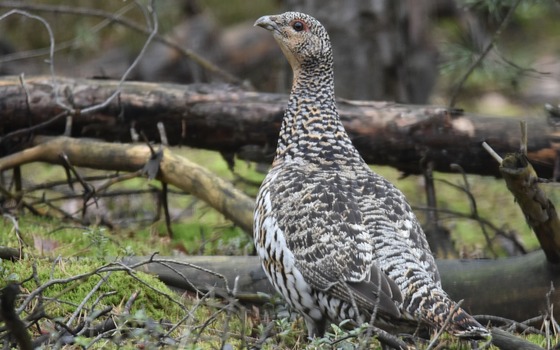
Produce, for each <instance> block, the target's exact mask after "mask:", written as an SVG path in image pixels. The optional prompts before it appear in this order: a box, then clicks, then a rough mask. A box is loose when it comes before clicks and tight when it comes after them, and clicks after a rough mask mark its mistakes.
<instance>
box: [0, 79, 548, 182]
mask: <svg viewBox="0 0 560 350" xmlns="http://www.w3.org/2000/svg"><path fill="white" fill-rule="evenodd" d="M53 86H54V87H55V88H53ZM117 89H118V83H117V82H115V81H110V80H85V79H70V78H56V80H55V81H53V80H52V79H51V78H50V77H35V78H27V79H26V80H25V88H24V87H23V86H22V85H21V83H20V80H19V77H4V78H3V79H2V80H0V101H1V102H0V134H3V135H4V137H3V138H2V139H0V140H1V141H0V146H1V148H0V152H2V154H3V155H6V154H9V153H12V152H14V151H15V150H18V149H21V147H22V146H21V142H23V141H25V140H26V139H27V137H28V136H29V135H30V134H36V133H42V134H49V135H60V134H62V133H64V132H65V126H67V125H69V124H68V120H65V118H64V116H65V115H66V114H62V115H61V117H60V118H59V119H56V120H53V117H54V116H56V115H58V114H60V113H61V112H64V109H63V108H62V107H61V106H60V105H58V104H57V103H56V96H57V95H58V99H59V101H60V102H61V103H62V104H64V105H66V106H69V107H70V109H71V110H70V111H68V112H67V114H68V116H71V118H70V117H69V118H68V119H69V120H70V121H71V124H70V125H71V128H66V133H67V134H68V135H71V136H73V137H93V138H100V139H103V140H106V141H118V142H130V141H131V140H132V137H133V135H138V134H142V133H143V134H145V135H146V137H147V138H148V139H149V140H155V141H158V142H159V141H160V140H161V139H162V134H161V133H160V132H158V127H157V124H158V123H161V125H162V126H163V129H164V130H165V134H166V135H165V136H166V140H167V142H168V144H169V145H188V146H193V147H200V148H207V149H212V150H217V151H221V152H223V153H224V154H226V153H227V154H234V153H237V155H238V156H239V157H241V158H244V159H247V160H252V161H258V162H270V161H271V158H272V156H273V154H274V150H275V148H276V142H277V137H278V130H279V128H280V124H281V121H282V116H283V111H284V108H285V106H286V104H287V96H286V95H281V94H267V93H257V92H248V91H243V90H241V89H240V88H236V87H232V86H228V85H206V84H195V85H186V86H181V85H174V84H152V83H134V82H126V83H124V84H123V85H122V87H121V92H120V94H119V95H118V98H115V99H114V100H112V101H111V102H110V103H109V104H108V105H107V106H106V107H103V108H100V109H97V110H93V111H89V112H87V113H81V112H82V111H83V110H84V109H86V108H88V107H91V106H93V105H96V104H101V103H103V102H104V101H105V100H106V99H107V98H108V97H109V96H110V95H111V94H112V93H113V92H114V91H115V90H117ZM338 105H339V109H340V114H341V119H342V121H343V123H344V125H345V127H346V129H347V131H348V133H349V135H350V137H351V138H352V140H353V142H354V144H355V145H356V147H357V148H358V150H359V151H360V153H361V154H362V156H363V157H364V159H365V160H366V162H368V163H370V164H380V165H389V166H392V167H394V168H396V169H399V170H401V171H403V172H404V173H405V174H418V173H421V172H422V168H421V166H420V162H421V161H422V162H426V161H431V162H432V163H433V170H434V171H440V172H455V170H454V169H452V168H451V167H450V165H451V164H453V163H456V164H459V165H460V166H461V167H463V169H464V170H465V171H466V172H467V173H472V174H480V175H493V176H500V172H499V170H498V167H496V164H495V162H494V160H493V159H492V158H491V157H490V156H489V155H488V154H487V153H486V152H485V151H484V149H483V148H482V147H481V143H482V141H487V142H488V143H489V144H490V145H491V146H492V147H493V148H494V149H495V150H496V151H497V152H498V153H502V154H503V153H506V152H511V151H512V150H514V149H517V148H518V144H519V142H518V135H519V131H518V130H519V127H518V125H519V120H518V119H515V118H500V117H489V116H474V115H469V114H465V113H462V112H460V111H451V112H449V111H447V110H446V109H445V108H438V107H431V106H406V105H398V104H394V103H389V102H363V101H348V100H339V101H338ZM48 121H50V124H47V125H42V126H40V127H39V126H38V125H39V124H40V123H45V122H48ZM529 125H530V128H529V140H530V143H529V145H528V159H529V161H531V162H532V163H533V164H534V165H535V170H536V171H537V173H538V174H539V176H541V177H545V178H550V177H552V176H553V165H554V162H555V159H556V155H557V146H556V143H555V142H554V140H555V130H554V128H553V127H552V126H550V125H549V124H548V123H547V121H546V119H545V118H544V117H542V118H532V119H530V121H529ZM32 127H35V129H27V131H25V130H22V129H25V128H32ZM131 130H132V131H131ZM10 133H12V134H10ZM14 133H15V134H14ZM18 141H19V142H18Z"/></svg>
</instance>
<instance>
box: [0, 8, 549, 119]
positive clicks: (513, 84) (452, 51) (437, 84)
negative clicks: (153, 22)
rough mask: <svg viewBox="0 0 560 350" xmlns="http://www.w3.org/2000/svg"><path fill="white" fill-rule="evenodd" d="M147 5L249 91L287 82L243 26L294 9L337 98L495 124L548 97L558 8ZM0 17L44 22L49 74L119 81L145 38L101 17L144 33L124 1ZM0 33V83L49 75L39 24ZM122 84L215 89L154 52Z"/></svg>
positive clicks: (139, 13)
mask: <svg viewBox="0 0 560 350" xmlns="http://www.w3.org/2000/svg"><path fill="white" fill-rule="evenodd" d="M143 3H146V2H143ZM155 7H156V11H157V13H158V18H159V23H158V24H159V33H160V34H161V35H163V36H165V37H166V38H168V39H169V40H171V41H173V42H175V43H177V44H178V45H179V46H181V47H184V48H187V49H189V50H192V51H193V52H194V53H196V54H198V55H200V56H201V57H202V58H204V59H205V60H208V61H209V62H211V63H213V64H215V65H216V66H218V67H220V68H221V69H223V70H224V71H226V72H228V73H231V74H232V75H233V76H235V77H237V78H238V79H240V80H242V81H247V82H250V83H251V85H252V86H253V87H254V88H255V89H256V90H259V91H271V92H287V91H288V89H289V85H290V79H291V76H290V75H291V72H290V70H289V67H288V66H287V63H286V62H285V59H284V58H283V56H282V55H281V52H280V50H279V49H278V47H277V46H276V44H275V43H274V40H273V39H272V37H271V36H270V35H269V33H267V32H266V31H263V30H259V29H258V28H254V27H253V26H252V24H253V22H254V21H255V19H256V18H258V17H260V16H261V15H264V14H274V13H279V12H283V11H286V10H295V11H303V12H307V13H309V14H311V15H313V16H315V17H317V18H318V19H319V20H320V21H321V22H322V23H323V24H324V25H325V26H326V27H327V29H328V31H329V33H330V36H331V40H332V42H333V47H334V52H335V74H336V82H337V84H336V92H337V95H338V96H339V97H343V98H348V99H367V100H371V99H374V100H390V101H397V102H402V103H414V104H427V103H430V104H439V105H447V104H448V103H449V102H450V98H451V97H452V95H453V94H455V95H457V103H458V105H459V106H461V107H464V108H467V109H468V110H469V111H474V112H485V113H493V114H499V115H516V114H523V113H530V112H531V111H533V110H534V108H542V104H543V103H553V104H554V103H557V102H558V99H559V97H558V95H559V93H560V60H559V57H560V22H559V21H558V18H559V16H560V4H559V2H558V1H533V0H522V1H510V0H508V1H505V0H416V1H412V0H399V1H389V0H372V1H360V0H349V1H344V2H341V1H336V0H322V1H313V0H259V1H246V0H229V1H227V2H226V1H220V0H206V1H201V0H162V1H155ZM0 8H2V9H3V10H5V11H7V10H9V9H13V8H22V9H24V10H29V11H30V12H33V13H36V14H38V15H41V16H43V17H44V19H45V20H47V21H48V22H49V24H50V25H51V27H52V30H53V34H54V38H55V39H56V42H55V45H56V46H55V47H56V60H55V68H56V73H57V74H60V75H67V76H75V77H104V78H111V79H116V78H119V77H120V76H122V74H123V73H124V71H125V70H126V69H127V68H128V67H129V65H130V63H131V62H132V60H133V59H134V58H135V57H136V55H137V54H138V52H139V50H140V49H141V47H142V45H143V44H144V42H145V41H146V37H147V35H146V34H145V33H140V32H138V31H137V30H134V29H132V28H130V26H128V25H126V24H123V23H118V22H117V21H114V20H111V18H107V17H104V16H103V14H105V15H112V16H114V18H120V19H125V20H127V21H128V22H133V23H134V24H135V25H137V26H138V27H141V28H142V27H144V28H145V27H146V24H145V23H146V18H147V14H146V13H145V11H143V10H142V8H141V7H140V6H138V3H137V2H135V1H101V2H100V1H95V0H85V1H80V2H79V5H78V4H77V3H73V2H69V1H60V0H56V1H55V0H52V1H34V2H27V1H0ZM512 9H513V11H512ZM510 12H512V13H511V15H510V16H508V14H510ZM0 33H2V35H0V74H20V73H21V72H25V73H26V74H28V75H31V74H43V73H46V72H48V65H47V64H46V63H45V59H46V58H48V55H47V53H48V47H49V37H48V33H47V31H46V30H45V28H44V26H43V25H42V24H41V23H39V22H38V21H35V20H32V19H29V18H25V17H21V16H10V17H9V18H7V19H4V20H3V21H1V22H0ZM489 45H491V47H492V48H491V49H490V50H489V52H488V53H487V54H486V55H485V57H484V58H483V59H482V60H481V61H480V63H479V64H477V65H476V68H475V69H474V70H473V71H472V73H471V74H470V75H469V76H468V78H467V79H466V81H465V82H464V85H462V88H461V90H460V91H458V92H457V93H454V88H455V87H456V86H457V85H458V84H460V82H461V80H463V77H464V76H465V74H466V73H467V71H468V69H469V66H470V65H472V64H473V63H474V62H475V61H477V60H478V59H479V57H480V55H481V53H482V52H484V51H485V49H486V48H487V46H489ZM130 80H145V81H156V82H177V83H183V84H186V83H195V82H214V81H220V80H223V79H222V77H221V76H219V75H216V74H212V73H209V72H208V71H207V70H205V69H204V68H202V67H201V66H200V65H199V64H197V63H195V62H193V61H192V60H190V59H188V58H186V57H185V56H183V55H181V54H180V53H179V52H178V51H177V50H176V49H174V48H172V47H169V46H167V45H164V44H162V43H159V42H153V43H152V44H151V45H150V46H149V48H148V51H147V52H146V54H145V55H144V56H143V58H142V60H141V62H140V64H139V66H138V67H137V68H136V69H135V70H134V71H133V74H132V75H131V76H130Z"/></svg>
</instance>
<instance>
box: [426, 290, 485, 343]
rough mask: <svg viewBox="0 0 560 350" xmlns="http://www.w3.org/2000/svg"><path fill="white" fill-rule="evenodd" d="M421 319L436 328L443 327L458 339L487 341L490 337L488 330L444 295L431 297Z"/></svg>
mask: <svg viewBox="0 0 560 350" xmlns="http://www.w3.org/2000/svg"><path fill="white" fill-rule="evenodd" d="M427 304H428V305H425V307H426V308H425V309H424V310H426V313H425V314H424V315H423V318H424V319H425V320H426V321H427V322H428V323H430V324H432V325H435V326H436V327H438V328H440V329H441V328H442V327H445V329H444V330H445V331H446V332H448V333H449V334H451V335H454V336H456V337H459V338H466V339H474V340H484V339H486V340H489V339H490V337H491V335H490V332H489V331H488V329H486V328H485V327H484V326H482V325H481V324H480V323H478V321H477V320H475V319H474V317H472V316H471V315H469V314H468V313H467V312H466V311H465V310H463V309H462V308H461V307H460V306H459V305H458V304H457V303H455V302H454V301H451V300H450V299H449V298H448V297H447V296H445V295H432V298H430V300H429V301H427Z"/></svg>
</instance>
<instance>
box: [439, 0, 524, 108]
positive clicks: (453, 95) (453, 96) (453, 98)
mask: <svg viewBox="0 0 560 350" xmlns="http://www.w3.org/2000/svg"><path fill="white" fill-rule="evenodd" d="M521 1H522V0H517V1H516V2H515V3H514V4H513V5H512V6H511V7H510V8H509V11H508V13H507V14H506V16H505V17H504V19H503V20H502V22H501V23H500V25H499V26H498V29H496V32H494V35H493V36H492V39H491V40H490V42H489V43H488V44H487V45H486V47H485V48H484V50H483V51H482V53H481V54H480V55H479V56H478V57H477V59H476V60H475V61H474V62H473V63H471V65H470V66H469V68H468V69H467V71H466V72H465V74H464V75H463V77H462V78H461V80H459V83H458V84H457V85H455V87H454V88H453V91H452V93H451V98H450V100H449V104H448V106H447V107H448V108H449V109H452V108H453V107H455V103H456V102H457V97H458V96H459V91H461V89H462V88H463V85H465V82H466V81H467V79H468V78H469V76H470V75H471V74H472V72H474V70H475V68H476V67H477V66H478V65H479V64H480V63H481V62H482V61H483V60H484V58H485V57H486V55H488V53H489V52H490V50H492V48H493V47H494V46H495V45H496V41H497V40H498V38H499V37H500V35H501V34H502V32H503V31H504V29H505V28H506V26H507V25H508V24H509V22H510V20H511V18H512V17H513V14H514V13H515V10H516V9H517V7H518V6H519V4H520V3H521Z"/></svg>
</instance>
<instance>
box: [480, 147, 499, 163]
mask: <svg viewBox="0 0 560 350" xmlns="http://www.w3.org/2000/svg"><path fill="white" fill-rule="evenodd" d="M482 147H484V149H485V150H486V152H488V153H489V154H490V155H491V156H492V158H494V159H495V160H496V161H497V162H498V163H500V164H502V162H503V161H504V159H503V158H502V157H500V155H499V154H498V153H497V152H496V151H494V149H492V147H490V145H489V144H487V143H486V141H484V142H482Z"/></svg>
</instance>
